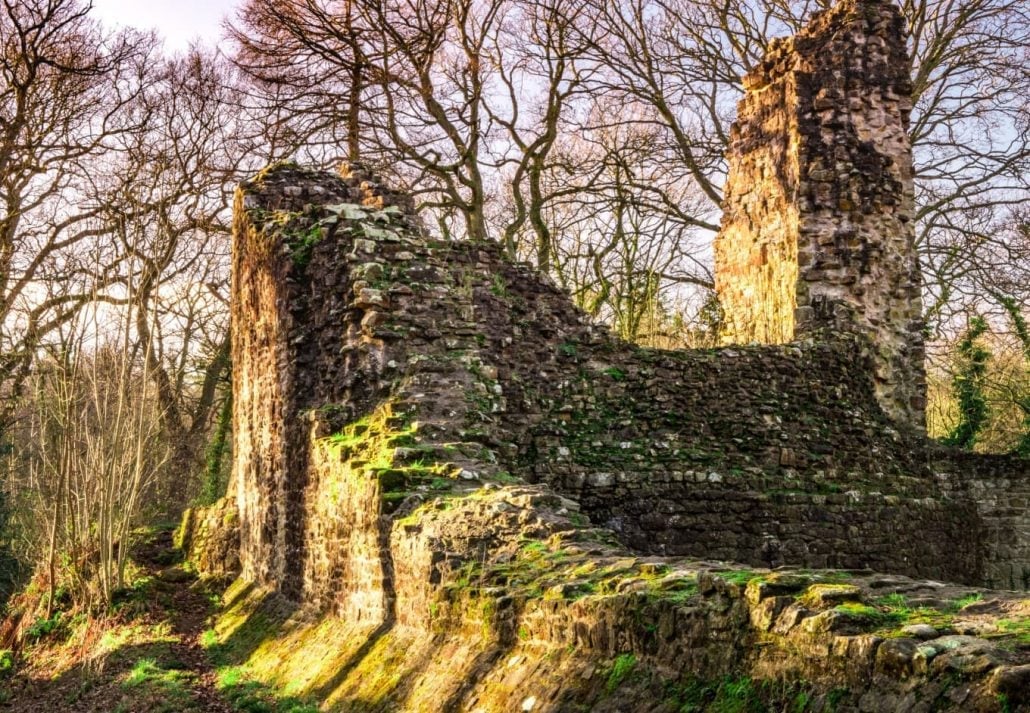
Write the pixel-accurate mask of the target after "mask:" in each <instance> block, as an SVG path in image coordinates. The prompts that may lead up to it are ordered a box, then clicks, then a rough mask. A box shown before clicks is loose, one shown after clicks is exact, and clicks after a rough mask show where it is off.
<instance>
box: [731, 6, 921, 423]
mask: <svg viewBox="0 0 1030 713" xmlns="http://www.w3.org/2000/svg"><path fill="white" fill-rule="evenodd" d="M908 72H909V61H908V57H907V55H906V49H905V34H904V24H903V19H902V17H901V14H900V12H899V11H898V9H897V7H895V5H894V4H893V3H892V2H890V0H846V1H845V2H843V3H840V4H838V5H836V6H835V7H834V8H833V9H831V10H829V11H826V12H824V13H822V14H820V15H817V16H816V17H815V18H814V19H813V21H812V22H811V23H810V24H809V25H808V26H807V27H806V28H805V29H803V30H802V31H801V32H799V33H798V34H797V35H795V36H794V37H791V38H789V39H785V40H779V41H776V42H775V43H774V44H773V45H772V47H771V48H770V50H769V52H768V55H767V56H766V58H765V60H764V61H763V62H762V63H761V64H760V65H758V66H757V67H755V68H754V69H753V70H752V71H751V72H750V73H749V74H748V75H747V76H746V77H745V79H744V86H745V89H746V94H745V96H744V98H743V100H742V101H741V102H740V105H739V113H738V118H737V122H736V123H735V124H734V126H733V129H732V132H731V139H730V148H729V152H728V155H727V158H728V161H729V175H728V178H727V182H726V192H725V201H724V206H725V213H724V217H723V222H722V230H721V231H720V233H719V235H718V237H717V238H716V242H715V263H716V290H717V292H718V295H719V299H720V302H721V303H722V307H723V310H724V314H725V323H726V328H725V338H726V341H728V342H732V343H749V342H759V343H766V344H776V343H783V342H788V341H791V340H794V339H796V338H799V337H801V336H803V335H804V334H805V333H810V332H813V331H815V330H821V329H827V328H829V329H835V330H838V331H845V332H852V333H857V334H860V335H864V336H865V337H867V338H868V344H869V348H870V356H871V359H872V363H873V369H874V380H875V388H876V393H877V398H878V400H879V402H880V404H881V406H882V407H883V409H884V410H885V411H886V412H887V414H888V415H890V416H891V417H893V418H894V420H895V421H897V422H898V423H900V424H904V425H908V426H912V427H914V428H916V429H917V430H924V429H925V417H924V408H925V391H926V386H925V375H924V367H923V357H924V348H923V333H922V322H921V311H922V308H921V301H920V274H919V266H918V262H917V258H916V254H915V249H914V229H913V223H912V220H913V186H912V150H911V145H910V142H909V138H908V133H907V128H908V121H909V112H910V110H911V98H910V95H911V84H910V80H909V77H908Z"/></svg>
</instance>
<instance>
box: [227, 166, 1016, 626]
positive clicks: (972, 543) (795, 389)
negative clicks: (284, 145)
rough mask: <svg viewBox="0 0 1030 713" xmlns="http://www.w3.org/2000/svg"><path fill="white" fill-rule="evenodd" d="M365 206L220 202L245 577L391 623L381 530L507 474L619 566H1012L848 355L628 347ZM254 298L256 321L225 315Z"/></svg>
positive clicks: (252, 198)
mask: <svg viewBox="0 0 1030 713" xmlns="http://www.w3.org/2000/svg"><path fill="white" fill-rule="evenodd" d="M366 178H367V177H366ZM377 190H379V189H378V188H377V184H376V183H375V181H374V180H369V181H361V180H357V179H355V178H354V177H351V178H349V179H341V178H339V177H335V176H332V175H329V174H319V173H312V172H306V171H304V170H302V169H299V168H297V167H290V166H287V167H280V168H277V169H273V170H270V171H268V172H266V173H265V174H264V175H262V176H260V177H259V178H258V179H256V180H255V181H254V182H252V183H251V184H248V185H245V186H244V187H243V188H242V189H241V196H240V199H239V200H240V206H241V217H240V219H239V224H238V230H237V234H236V235H237V246H236V260H237V262H238V264H242V266H241V268H240V270H241V271H240V272H239V273H238V274H239V275H241V276H243V275H246V277H238V278H237V279H238V283H237V285H238V286H239V289H241V290H242V291H243V293H244V294H243V295H242V297H241V298H240V300H239V301H238V302H237V304H236V306H235V308H234V309H235V311H234V319H235V322H234V327H235V329H236V333H235V337H234V338H235V339H236V340H237V345H238V346H237V348H238V349H241V350H244V351H245V352H246V353H245V354H242V355H241V356H240V358H239V359H238V360H237V362H236V363H237V364H239V365H240V367H239V368H237V370H236V373H235V378H236V379H237V382H236V388H237V392H236V394H235V398H236V403H237V404H239V406H238V410H237V414H236V419H237V423H238V424H239V430H238V432H237V436H236V437H237V439H238V440H237V444H236V453H237V454H238V456H237V461H236V465H235V466H234V467H235V469H236V470H235V472H236V474H237V478H239V484H240V487H239V491H238V492H239V493H240V496H239V502H240V510H241V523H242V531H243V533H244V536H243V542H242V554H241V559H242V562H243V567H244V576H246V577H247V578H248V579H251V580H252V581H256V582H258V583H260V584H263V585H265V586H269V587H272V588H275V589H277V590H278V591H280V592H282V593H284V594H285V595H287V596H288V597H291V598H293V599H295V600H298V601H299V600H303V601H306V602H320V603H322V604H323V605H326V606H330V607H334V608H335V609H336V610H337V611H340V612H343V611H352V612H357V611H365V612H373V614H371V615H370V616H371V617H372V618H375V617H376V616H379V615H380V614H383V615H386V616H392V614H390V612H392V611H393V607H394V602H395V599H396V596H395V591H394V590H395V588H396V583H395V576H394V575H395V569H396V567H397V566H398V563H397V562H396V561H395V560H396V554H395V553H393V552H392V551H391V549H390V547H389V546H388V544H387V540H388V537H389V530H390V528H391V527H392V525H391V523H392V522H394V521H396V519H397V518H403V517H404V516H405V514H406V513H407V512H410V510H411V508H413V507H415V506H417V505H418V503H420V502H422V501H424V500H426V499H429V498H432V497H434V496H436V495H438V494H442V493H446V492H450V491H451V490H453V489H454V488H458V489H459V490H460V488H461V487H464V486H465V485H475V484H478V483H480V482H484V481H491V480H493V481H495V482H507V481H508V480H510V479H522V480H525V481H529V482H536V483H542V484H546V485H548V486H550V487H552V488H554V489H555V490H557V491H558V492H560V493H562V494H565V495H568V496H571V497H573V498H575V499H576V500H578V501H579V502H580V504H581V506H582V509H583V513H584V515H585V516H587V517H589V518H590V519H591V520H593V521H594V522H596V523H598V524H599V525H603V526H604V527H606V528H609V529H611V530H612V531H613V532H615V533H616V534H618V536H620V537H621V538H622V539H623V541H625V542H626V543H627V544H629V545H630V546H631V547H633V548H634V549H636V550H637V551H639V552H647V553H652V554H658V555H693V556H706V557H717V558H722V559H726V560H733V561H738V562H744V563H750V564H753V565H764V566H779V565H783V564H795V565H804V566H810V567H826V566H830V567H848V568H875V569H878V570H881V571H888V572H899V573H905V574H911V575H919V576H929V577H936V578H946V579H950V580H954V581H964V582H979V581H981V579H982V570H983V567H984V564H985V562H986V561H987V559H988V557H989V556H990V557H999V558H1001V559H1002V560H1004V559H1005V558H1007V557H1008V558H1009V559H1011V560H1012V561H1011V562H1010V563H1009V564H1011V566H1013V567H1022V566H1023V564H1020V562H1025V560H1021V559H1020V558H1024V557H1025V552H1023V551H1022V550H1019V551H1017V550H1013V549H1011V548H1008V549H1002V548H998V547H997V546H996V545H994V544H992V543H990V542H988V541H985V540H984V539H983V538H982V531H981V527H982V526H983V520H982V519H981V517H980V516H979V515H978V512H977V510H976V507H975V505H974V503H973V502H972V500H971V498H970V495H969V492H967V491H959V490H955V489H950V490H949V489H945V488H942V487H940V484H939V482H938V480H937V479H936V478H935V477H934V474H933V472H932V470H931V468H930V467H929V457H928V455H927V452H926V448H925V444H923V443H922V442H921V441H919V440H918V439H915V438H913V437H912V436H911V434H909V433H907V432H906V431H905V430H904V429H898V428H896V427H895V425H894V423H893V422H892V421H891V419H889V418H888V417H887V416H886V415H885V414H884V413H883V411H882V410H881V409H880V407H879V405H878V401H877V398H876V393H875V389H874V385H873V382H872V380H871V379H870V376H869V374H870V371H871V367H870V366H869V364H868V362H866V361H864V359H863V358H862V357H861V356H859V346H858V345H860V344H862V343H863V342H862V339H863V337H861V336H853V335H850V334H847V333H838V332H833V331H829V330H824V331H822V332H819V333H813V334H811V335H810V336H809V338H807V339H805V340H802V341H799V342H795V343H791V344H787V345H771V346H751V347H731V348H723V349H716V350H705V351H695V352H664V351H655V350H647V349H640V348H638V347H635V346H633V345H629V344H626V343H623V342H620V341H619V340H617V339H615V338H613V337H612V336H611V335H610V333H609V332H608V331H607V330H606V329H604V328H603V327H598V326H595V325H592V324H590V322H589V320H587V318H586V317H585V316H584V315H583V314H582V313H580V312H579V311H577V310H576V309H575V308H574V307H573V306H572V304H571V303H570V301H569V300H568V298H567V297H566V296H565V295H564V294H563V293H562V292H561V291H560V290H559V289H557V288H556V287H555V286H553V285H552V284H550V283H549V282H548V281H547V280H545V279H542V278H540V277H538V276H536V275H535V274H534V273H533V271H532V270H531V269H530V268H529V267H528V266H525V265H520V264H515V263H512V262H509V261H507V260H506V259H504V258H503V256H502V255H501V252H500V248H499V246H497V245H495V244H492V243H485V244H470V243H449V242H444V241H437V240H433V239H431V238H428V237H426V236H425V235H424V234H422V233H421V232H420V231H419V229H418V227H417V226H416V225H414V224H413V223H412V221H411V219H410V217H409V216H408V215H407V213H405V211H404V210H403V209H401V208H397V209H394V210H381V209H378V208H376V207H375V206H374V205H373V206H371V207H370V206H368V205H366V204H368V203H375V202H376V201H377V200H379V199H377V198H376V197H375V193H376V191H377ZM363 205H364V207H362V206H363ZM275 245H279V248H278V249H275V248H269V247H268V246H275ZM262 273H264V274H268V275H276V277H275V278H274V279H270V278H268V279H266V278H263V277H262V276H261V275H262ZM259 285H267V286H268V287H267V290H268V292H267V300H268V303H267V304H266V303H263V302H260V301H259V300H256V299H252V298H251V297H250V296H249V295H253V294H255V290H256V288H257V286H259ZM273 303H274V307H273V306H270V305H272V304H273ZM248 310H255V311H254V312H253V313H250V312H248ZM272 317H275V318H276V319H278V320H279V322H278V324H279V325H283V327H280V328H282V329H284V331H282V332H281V333H279V334H276V333H275V330H274V329H273V328H272V327H271V326H270V325H271V324H272V319H271V318H272ZM237 325H238V326H237ZM266 330H267V332H266ZM248 379H249V380H250V381H248ZM287 392H290V393H292V394H293V395H292V396H290V397H283V396H281V395H282V394H284V393H287ZM284 444H285V445H284ZM283 454H288V457H284V456H283ZM1008 468H1009V469H1010V475H1011V476H1012V477H1013V478H1014V479H1016V480H1017V481H1019V482H1025V480H1026V474H1025V469H1023V468H1022V465H1021V464H1020V463H1018V462H1015V461H1013V462H1012V463H1010V465H1009V466H1008ZM899 542H903V543H905V545H904V547H899V546H898V543H899ZM985 546H991V547H994V550H992V551H993V552H994V554H992V555H988V554H987V553H985V551H984V547H985ZM283 547H285V548H286V549H285V550H282V549H281V548H283ZM284 552H285V554H283V553H284ZM376 612H379V613H380V614H376Z"/></svg>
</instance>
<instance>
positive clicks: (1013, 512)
mask: <svg viewBox="0 0 1030 713" xmlns="http://www.w3.org/2000/svg"><path fill="white" fill-rule="evenodd" d="M932 460H933V467H934V471H935V473H936V474H937V477H938V478H939V479H940V481H941V483H942V486H943V488H944V490H945V491H947V492H949V493H951V495H952V496H953V497H956V498H964V499H968V500H969V501H971V502H973V503H974V504H975V505H976V508H977V512H978V514H979V516H980V519H981V520H982V521H983V523H984V524H983V530H982V534H981V538H982V541H983V543H984V548H983V551H984V564H983V582H984V584H985V585H986V586H989V587H995V588H997V589H1017V590H1021V591H1028V590H1030V463H1028V462H1027V461H1026V460H1024V459H1020V458H1018V457H1016V456H1005V455H980V454H974V453H963V452H959V451H955V450H938V451H934V452H933V453H932Z"/></svg>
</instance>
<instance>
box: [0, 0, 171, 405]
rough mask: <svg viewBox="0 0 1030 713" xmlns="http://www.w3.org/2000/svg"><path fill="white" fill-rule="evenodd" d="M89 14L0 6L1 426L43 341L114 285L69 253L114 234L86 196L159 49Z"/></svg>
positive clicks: (24, 0) (67, 6) (40, 0)
mask: <svg viewBox="0 0 1030 713" xmlns="http://www.w3.org/2000/svg"><path fill="white" fill-rule="evenodd" d="M87 11H88V6H86V5H83V4H81V3H79V2H78V1H77V0H3V2H2V3H0V47H2V50H0V51H2V54H0V386H2V388H4V389H5V398H4V402H3V404H2V408H0V425H6V424H7V423H8V421H9V418H8V416H9V414H10V409H11V408H12V407H13V404H14V401H13V397H14V396H16V395H17V393H18V392H19V389H20V385H21V384H22V382H23V381H24V379H25V378H26V375H27V374H28V371H29V369H30V367H31V364H32V360H33V357H34V355H35V351H36V349H37V348H38V346H39V345H40V343H41V341H42V340H43V338H44V337H45V336H46V335H47V334H48V333H50V332H51V331H52V330H53V329H55V328H56V327H58V326H59V325H61V324H62V323H63V322H66V321H67V320H69V319H71V318H72V317H73V316H74V314H75V313H76V311H77V309H78V308H80V307H81V306H82V305H83V304H85V303H87V302H88V301H89V299H90V295H91V294H92V292H93V290H92V287H94V286H96V285H97V284H103V283H105V281H106V280H107V279H108V275H106V274H103V273H100V274H95V275H87V274H85V273H84V272H83V263H82V262H80V261H79V260H77V259H76V258H75V255H74V254H75V252H76V251H77V250H80V249H83V248H85V249H88V248H89V247H92V244H93V243H95V241H97V240H98V239H99V238H100V236H101V235H103V234H104V232H105V231H106V230H107V229H108V228H109V227H110V226H108V225H105V224H104V223H103V220H102V217H101V208H100V206H99V205H98V204H97V203H96V202H95V201H94V200H92V199H91V198H92V197H91V188H92V182H93V180H94V173H95V171H96V169H97V167H98V165H102V163H103V161H104V159H103V155H104V153H105V152H106V151H107V149H108V146H109V144H110V142H112V141H115V140H117V138H118V137H119V136H121V135H123V134H124V133H126V132H129V131H132V130H133V129H134V128H135V127H137V126H138V122H139V120H140V117H139V116H138V115H136V114H134V112H133V111H132V110H131V107H132V105H133V103H134V102H135V101H136V100H137V99H138V97H139V94H140V92H141V91H142V89H143V84H144V82H145V81H146V79H145V72H144V67H145V66H146V64H147V61H148V58H149V56H150V53H151V52H152V50H153V42H152V41H151V40H150V39H149V38H146V37H140V36H133V35H127V34H122V35H111V34H109V33H105V32H103V31H102V30H101V29H100V28H99V27H98V26H97V25H96V23H94V22H93V21H92V20H90V19H89V17H88V16H87ZM58 281H60V282H64V283H65V284H66V285H67V286H68V287H69V289H66V290H62V291H50V292H49V293H48V294H46V295H45V296H42V297H41V291H40V289H39V285H40V283H41V282H58ZM76 286H78V287H80V288H81V287H83V286H85V287H86V288H87V289H84V290H83V289H77V288H76ZM5 414H6V415H5Z"/></svg>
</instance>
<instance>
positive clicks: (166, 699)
mask: <svg viewBox="0 0 1030 713" xmlns="http://www.w3.org/2000/svg"><path fill="white" fill-rule="evenodd" d="M195 679H196V677H195V675H194V674H193V673H192V672H189V671H185V670H182V669H181V668H179V667H176V665H175V663H174V662H172V663H171V665H169V663H168V662H165V663H164V664H163V665H162V663H160V662H159V661H158V659H156V658H142V659H139V660H138V661H137V662H136V663H135V665H133V667H132V668H131V669H130V670H129V671H128V673H127V674H125V677H124V679H123V681H122V688H123V689H124V690H125V694H124V696H123V698H122V700H120V701H119V703H118V706H117V707H116V708H115V710H116V711H118V710H125V711H129V710H147V711H152V712H153V713H176V712H177V711H200V710H203V707H202V705H201V704H200V702H199V701H197V700H196V699H195V698H194V696H193V691H192V685H193V684H194V682H195Z"/></svg>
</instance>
